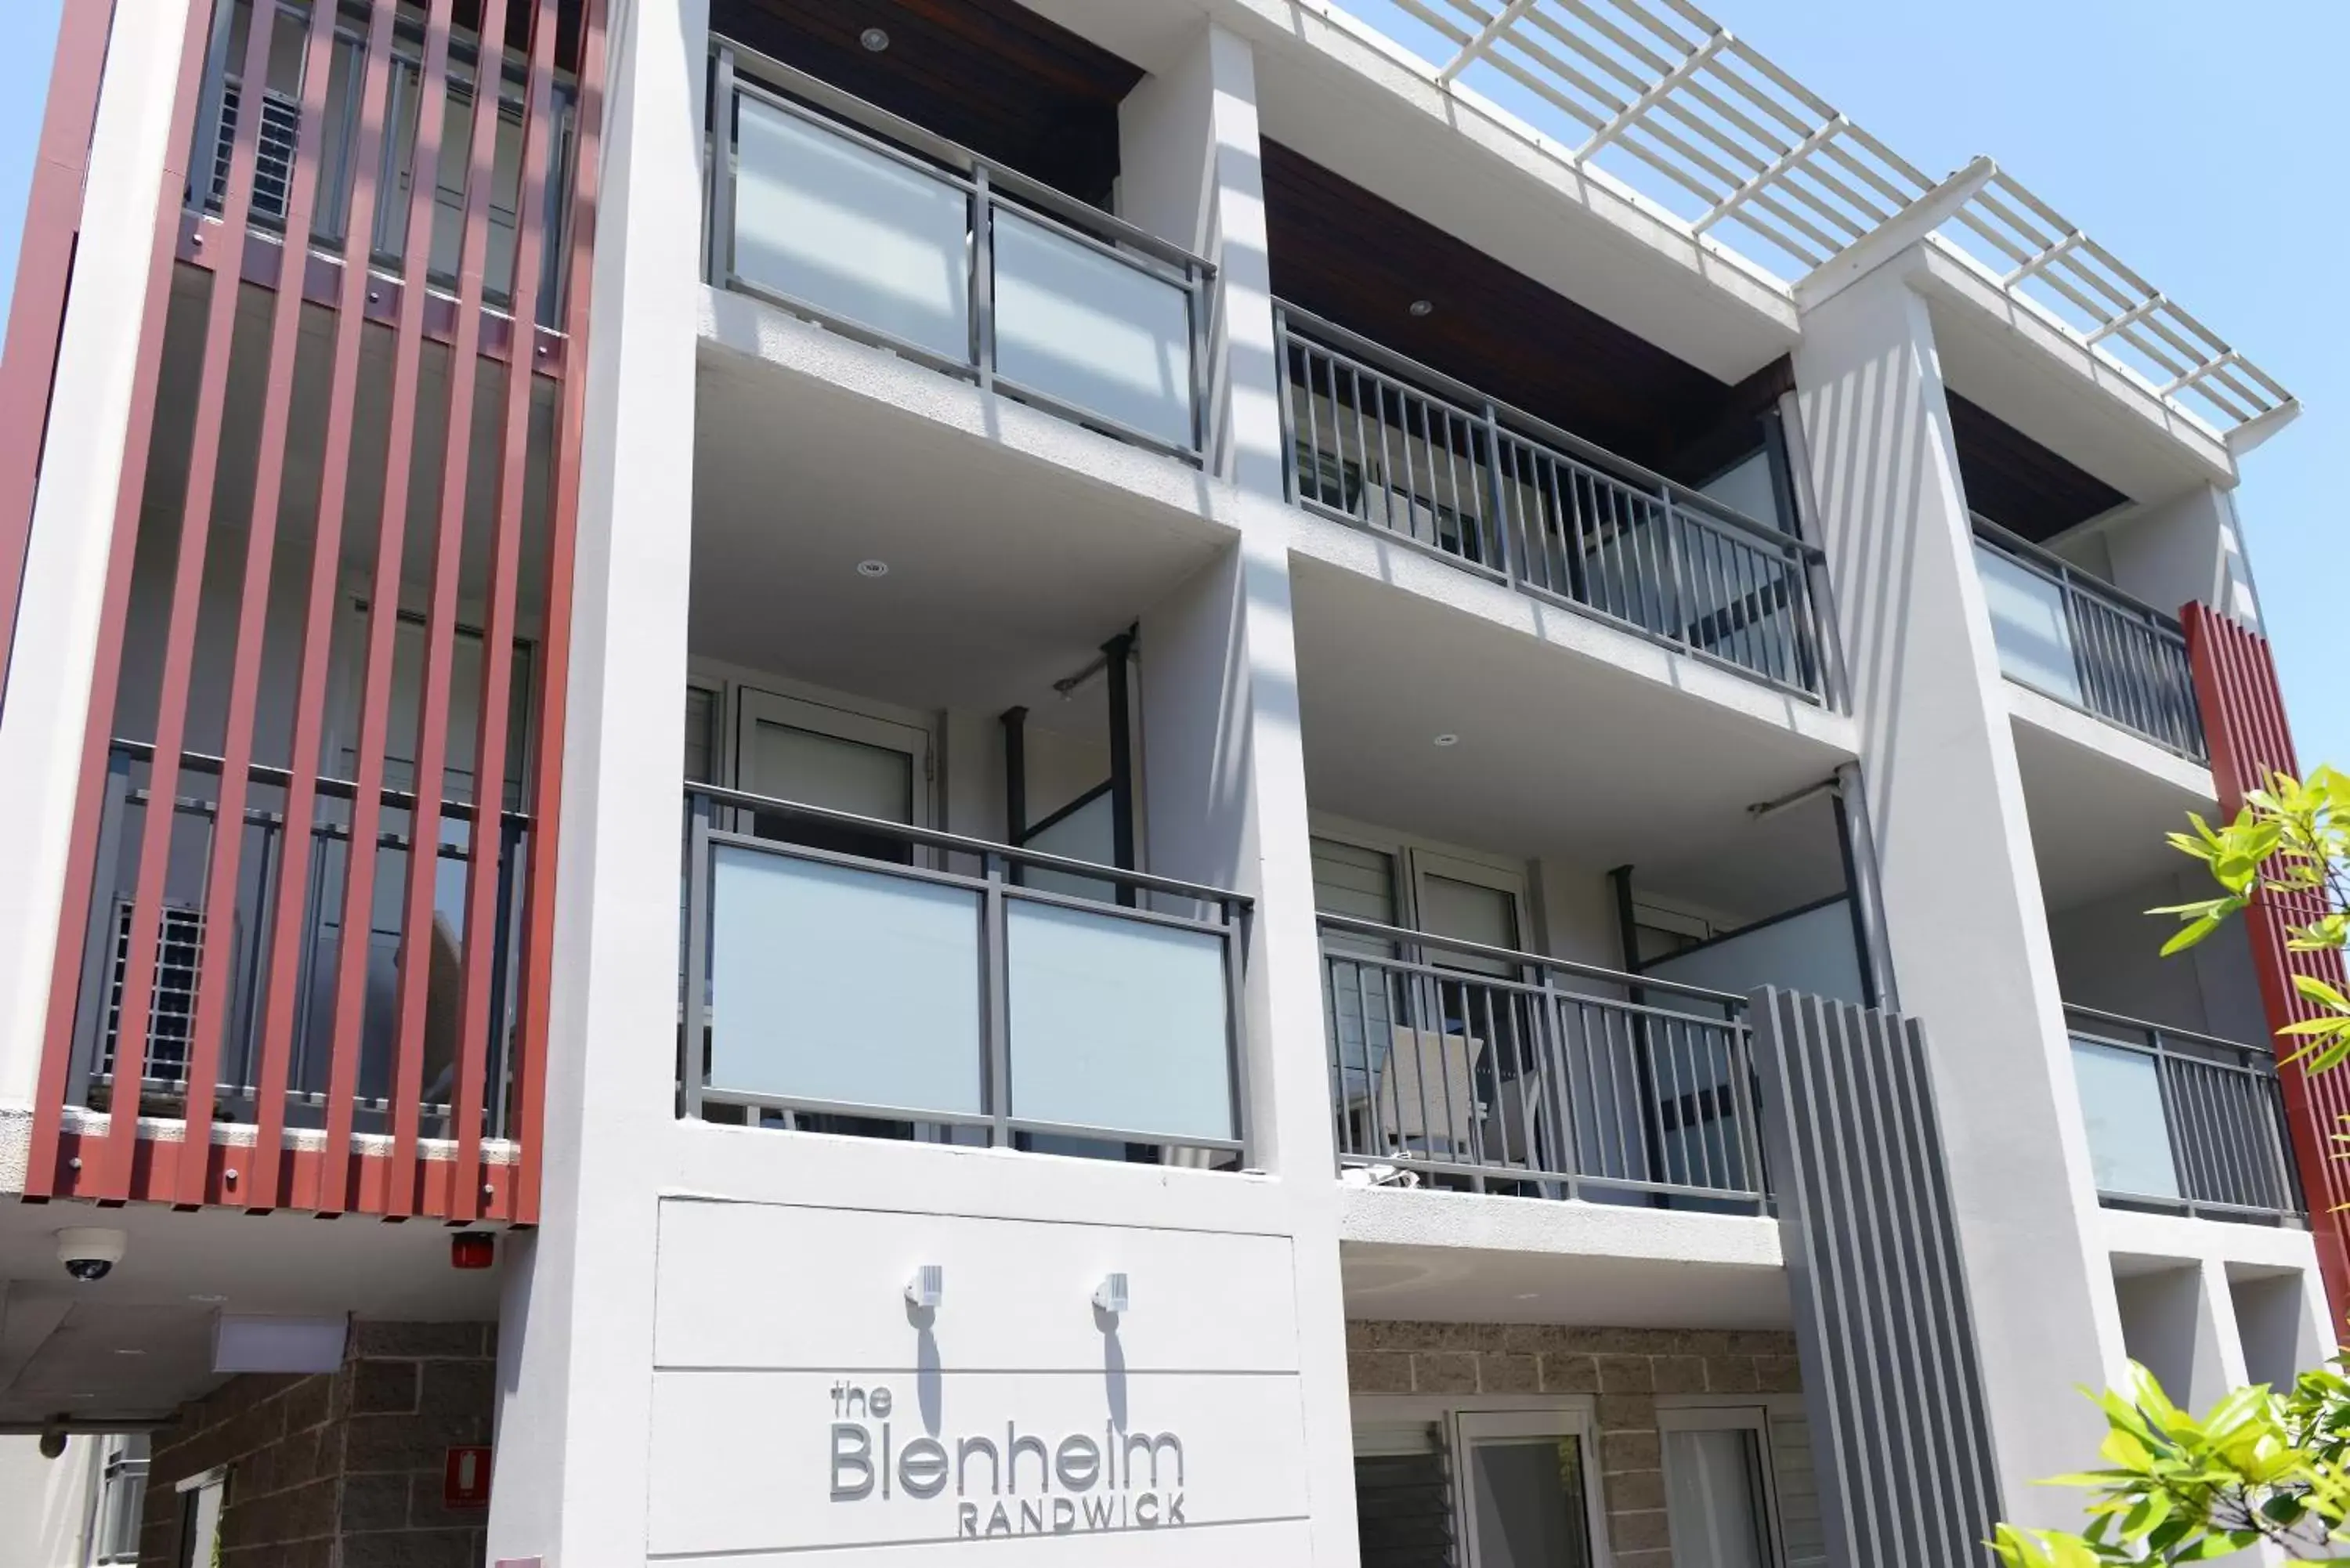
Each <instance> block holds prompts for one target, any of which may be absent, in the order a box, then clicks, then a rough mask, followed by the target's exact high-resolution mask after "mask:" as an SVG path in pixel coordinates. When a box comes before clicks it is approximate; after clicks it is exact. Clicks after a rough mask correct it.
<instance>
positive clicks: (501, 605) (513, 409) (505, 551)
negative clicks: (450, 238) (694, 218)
mask: <svg viewBox="0 0 2350 1568" xmlns="http://www.w3.org/2000/svg"><path fill="white" fill-rule="evenodd" d="M555 29H556V10H555V0H537V3H536V5H535V6H534V7H533V9H532V15H531V26H530V66H529V76H528V78H527V80H526V81H525V85H524V88H523V151H522V183H521V192H520V194H521V208H520V211H521V218H522V224H521V233H520V234H518V235H517V236H516V237H515V252H514V284H513V288H512V293H511V298H512V301H513V306H514V315H515V320H516V321H517V322H528V321H530V320H532V319H534V318H535V317H536V301H537V293H538V283H537V280H538V276H539V272H540V262H541V259H542V258H543V257H544V256H545V254H546V222H545V213H546V170H547V163H548V148H547V143H548V141H549V140H550V139H551V137H552V136H553V134H554V120H555ZM476 150H477V151H478V143H477V144H476ZM534 379H535V378H534V377H533V376H531V375H530V374H529V372H528V369H527V368H526V367H524V366H521V365H511V366H509V367H508V369H507V372H506V406H505V422H504V430H503V431H502V432H501V434H500V436H499V439H498V463H499V472H498V503H497V515H496V520H495V524H494V528H495V536H494V539H493V540H492V542H491V561H490V608H489V614H488V616H487V617H486V618H484V622H483V626H482V701H481V707H480V710H479V712H478V715H477V718H478V722H477V726H476V728H475V730H474V737H473V827H472V829H471V838H470V840H469V845H470V847H469V850H468V858H467V861H466V864H465V933H466V942H465V973H464V981H463V990H462V992H460V1002H459V1006H458V1019H459V1032H458V1039H459V1041H460V1042H461V1048H460V1050H459V1052H458V1058H457V1085H456V1096H455V1104H456V1113H457V1128H456V1131H457V1151H456V1153H457V1180H456V1187H455V1189H454V1191H455V1199H456V1202H457V1205H458V1208H459V1213H458V1214H457V1216H456V1218H459V1219H469V1218H472V1217H473V1212H474V1210H473V1205H474V1204H475V1203H476V1200H477V1199H480V1198H481V1197H482V1191H481V1187H482V1181H481V1170H482V1115H483V1098H484V1094H483V1090H484V1076H485V1075H486V1072H487V1068H488V1053H489V1037H490V1029H491V1017H490V1001H491V993H492V991H493V989H494V987H493V982H494V979H495V977H496V972H497V964H496V961H495V956H494V955H495V953H496V950H497V948H496V943H495V942H494V941H490V940H476V935H477V933H486V932H488V931H490V930H491V929H493V928H494V925H495V923H496V921H497V917H498V888H499V883H500V875H499V864H500V861H501V860H502V858H503V857H504V847H505V831H504V809H503V808H504V804H505V794H506V725H507V722H508V716H509V712H510V710H511V708H512V703H511V702H510V701H509V698H510V695H511V693H510V691H509V688H510V687H511V685H512V683H513V680H514V626H515V593H516V591H517V588H518V587H519V579H520V577H521V566H522V543H523V539H522V534H523V500H524V491H525V483H526V482H527V480H528V476H529V472H530V396H531V387H532V383H533V381H534ZM501 934H503V933H501Z"/></svg>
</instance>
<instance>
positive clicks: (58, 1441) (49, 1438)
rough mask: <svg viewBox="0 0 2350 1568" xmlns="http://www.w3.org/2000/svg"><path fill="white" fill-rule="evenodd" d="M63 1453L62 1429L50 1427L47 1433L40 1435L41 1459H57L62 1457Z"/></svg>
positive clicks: (63, 1432) (64, 1440) (63, 1429)
mask: <svg viewBox="0 0 2350 1568" xmlns="http://www.w3.org/2000/svg"><path fill="white" fill-rule="evenodd" d="M65 1451H66V1434H65V1428H62V1427H51V1428H49V1429H48V1430H47V1431H45V1432H43V1433H42V1434H41V1458H43V1459H58V1458H61V1457H63V1455H64V1453H65Z"/></svg>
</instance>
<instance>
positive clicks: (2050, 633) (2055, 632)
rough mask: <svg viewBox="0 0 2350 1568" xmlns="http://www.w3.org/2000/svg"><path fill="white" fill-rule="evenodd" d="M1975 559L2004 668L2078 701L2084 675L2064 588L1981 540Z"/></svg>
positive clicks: (2016, 677)
mask: <svg viewBox="0 0 2350 1568" xmlns="http://www.w3.org/2000/svg"><path fill="white" fill-rule="evenodd" d="M1975 560H1976V563H1977V564H1978V566H1980V568H1981V572H1982V585H1983V598H1984V599H1985V600H1986V601H1987V602H1988V603H1989V605H1990V606H1991V640H1992V641H1993V642H1994V643H1996V644H1998V646H1999V669H2000V673H2001V674H2002V675H2004V676H2006V677H2007V678H2008V679H2009V680H2015V681H2021V682H2022V684H2024V685H2026V686H2029V687H2031V688H2032V689H2033V690H2034V691H2045V692H2046V693H2048V695H2049V696H2051V697H2056V698H2061V699H2063V700H2064V701H2067V702H2071V703H2073V704H2074V705H2075V706H2078V705H2079V704H2080V703H2081V701H2082V696H2081V675H2080V669H2079V666H2077V665H2076V664H2075V663H2074V660H2073V629H2072V626H2071V623H2070V622H2068V621H2067V620H2066V619H2065V618H2064V591H2063V590H2062V589H2060V588H2059V587H2057V586H2056V585H2055V584H2054V583H2052V582H2050V581H2049V580H2048V579H2047V578H2045V577H2043V576H2040V575H2039V574H2038V573H2036V572H2033V571H2031V570H2029V569H2027V568H2026V567H2023V566H2019V565H2017V564H2016V563H2015V562H2013V561H2012V560H2010V559H2008V558H2007V557H2006V556H2002V555H2001V554H2000V553H1999V552H1998V551H1996V550H1993V549H1991V548H1990V547H1988V546H1987V545H1976V546H1975Z"/></svg>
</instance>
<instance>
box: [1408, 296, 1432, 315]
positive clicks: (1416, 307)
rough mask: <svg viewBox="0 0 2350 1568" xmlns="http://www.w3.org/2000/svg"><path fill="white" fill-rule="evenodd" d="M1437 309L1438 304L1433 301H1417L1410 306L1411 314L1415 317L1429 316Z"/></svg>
mask: <svg viewBox="0 0 2350 1568" xmlns="http://www.w3.org/2000/svg"><path fill="white" fill-rule="evenodd" d="M1435 308H1436V302H1435V301H1434V300H1432V299H1415V300H1413V301H1412V302H1411V306H1410V310H1411V313H1412V314H1413V315H1414V316H1426V315H1429V314H1430V312H1432V311H1434V310H1435Z"/></svg>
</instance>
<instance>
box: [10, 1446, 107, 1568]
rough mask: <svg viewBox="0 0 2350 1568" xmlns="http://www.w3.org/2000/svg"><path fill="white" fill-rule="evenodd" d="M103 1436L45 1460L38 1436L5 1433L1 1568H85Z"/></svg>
mask: <svg viewBox="0 0 2350 1568" xmlns="http://www.w3.org/2000/svg"><path fill="white" fill-rule="evenodd" d="M105 1441H106V1440H105V1439H104V1438H68V1439H67V1441H66V1451H65V1452H64V1453H63V1454H61V1455H59V1456H58V1457H57V1458H56V1459H43V1458H42V1457H41V1451H40V1439H39V1438H5V1437H0V1568H83V1564H84V1563H87V1562H88V1560H89V1530H90V1525H91V1520H90V1503H91V1501H92V1500H91V1496H90V1494H91V1491H92V1490H93V1489H94V1487H95V1485H96V1480H97V1475H98V1464H99V1455H100V1453H101V1451H102V1450H103V1449H104V1447H105Z"/></svg>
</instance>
